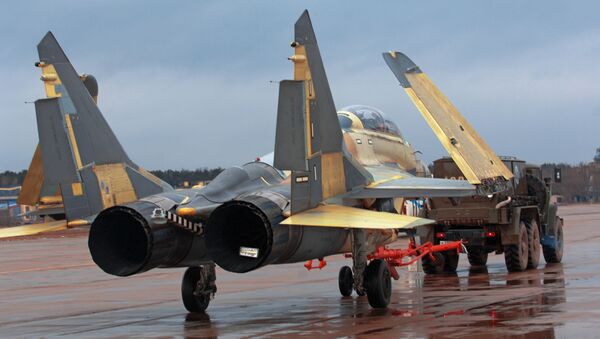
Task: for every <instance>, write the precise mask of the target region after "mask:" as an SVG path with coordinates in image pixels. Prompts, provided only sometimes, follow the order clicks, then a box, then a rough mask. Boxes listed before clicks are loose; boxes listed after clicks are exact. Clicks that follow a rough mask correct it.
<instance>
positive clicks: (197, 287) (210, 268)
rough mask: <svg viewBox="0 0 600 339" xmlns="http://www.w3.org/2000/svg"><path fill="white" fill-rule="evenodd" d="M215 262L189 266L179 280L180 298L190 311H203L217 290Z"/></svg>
mask: <svg viewBox="0 0 600 339" xmlns="http://www.w3.org/2000/svg"><path fill="white" fill-rule="evenodd" d="M215 280H216V274H215V264H213V263H211V264H206V265H203V266H200V267H189V268H188V269H187V270H186V271H185V273H184V274H183V280H182V281H181V298H182V300H183V305H184V306H185V309H186V310H188V312H190V313H203V312H204V311H205V310H206V308H207V307H208V304H209V303H210V299H211V298H212V297H213V296H214V294H215V293H216V292H217V285H216V284H215Z"/></svg>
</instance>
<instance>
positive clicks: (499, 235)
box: [420, 157, 564, 274]
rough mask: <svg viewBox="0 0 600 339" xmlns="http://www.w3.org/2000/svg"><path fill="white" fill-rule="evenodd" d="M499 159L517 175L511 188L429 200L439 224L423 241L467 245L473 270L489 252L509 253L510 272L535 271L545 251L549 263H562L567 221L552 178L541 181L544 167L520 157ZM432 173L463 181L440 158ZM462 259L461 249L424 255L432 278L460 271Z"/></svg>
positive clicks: (429, 215) (506, 256) (429, 214)
mask: <svg viewBox="0 0 600 339" xmlns="http://www.w3.org/2000/svg"><path fill="white" fill-rule="evenodd" d="M500 158H501V160H502V161H503V162H504V164H505V165H506V167H507V168H508V169H510V170H511V171H512V172H513V174H514V178H513V179H511V181H510V183H509V187H508V189H507V190H505V191H503V192H500V193H496V194H493V195H488V196H472V197H467V198H460V199H456V198H433V199H430V200H429V206H428V207H427V211H426V215H427V218H429V219H433V220H436V224H434V225H433V226H431V227H426V228H424V229H422V230H421V234H420V237H421V239H422V240H423V241H424V242H431V243H432V244H434V245H440V244H446V243H448V242H453V241H462V243H463V244H464V245H465V246H466V249H467V256H468V259H469V263H470V264H471V265H472V266H485V265H486V263H487V260H488V255H489V254H490V253H495V254H504V260H505V262H506V268H507V269H508V271H510V272H518V271H524V270H526V269H535V268H536V267H537V266H538V264H539V262H540V252H543V255H544V259H545V260H546V263H559V262H561V260H562V256H563V246H564V244H563V243H564V241H563V219H562V218H560V217H559V216H558V215H557V205H556V203H552V202H551V199H550V197H551V195H552V187H551V182H552V179H551V178H542V171H541V169H540V167H539V166H535V165H531V164H528V163H526V162H525V161H523V160H519V159H517V158H515V157H500ZM433 175H434V177H437V178H449V179H457V180H460V179H463V178H464V177H463V175H462V173H461V171H460V169H459V168H458V166H457V165H456V163H455V162H454V161H453V160H452V159H451V158H441V159H438V160H436V161H435V162H434V167H433ZM556 175H558V176H559V175H560V173H558V174H556V173H555V176H556ZM558 179H559V177H556V178H555V180H558ZM458 259H459V254H458V252H457V251H445V252H436V253H434V254H433V255H432V256H424V257H423V258H422V266H423V271H424V272H425V273H427V274H436V273H443V272H446V273H451V272H455V271H456V267H457V265H458Z"/></svg>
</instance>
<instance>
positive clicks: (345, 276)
mask: <svg viewBox="0 0 600 339" xmlns="http://www.w3.org/2000/svg"><path fill="white" fill-rule="evenodd" d="M338 286H339V287H340V293H341V294H342V295H343V296H344V297H349V296H351V295H352V290H353V289H354V277H353V276H352V269H351V268H350V267H348V266H344V267H342V268H340V274H339V275H338Z"/></svg>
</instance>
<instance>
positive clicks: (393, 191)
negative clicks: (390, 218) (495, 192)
mask: <svg viewBox="0 0 600 339" xmlns="http://www.w3.org/2000/svg"><path fill="white" fill-rule="evenodd" d="M475 194H476V193H475V186H473V185H471V184H469V183H468V182H467V181H466V180H450V179H434V178H421V177H408V178H400V179H390V180H382V181H380V182H374V183H372V184H370V185H368V186H366V187H364V188H363V187H361V188H358V189H355V190H353V191H351V192H348V193H347V194H346V195H345V196H344V197H345V198H353V199H368V198H373V199H375V198H398V197H407V198H413V197H429V198H434V197H465V196H471V195H475Z"/></svg>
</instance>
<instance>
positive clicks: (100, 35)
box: [0, 0, 600, 171]
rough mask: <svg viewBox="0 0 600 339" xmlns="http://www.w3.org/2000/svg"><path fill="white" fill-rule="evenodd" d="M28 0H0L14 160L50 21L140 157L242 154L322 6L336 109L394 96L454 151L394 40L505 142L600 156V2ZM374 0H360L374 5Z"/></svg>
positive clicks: (1, 121)
mask: <svg viewBox="0 0 600 339" xmlns="http://www.w3.org/2000/svg"><path fill="white" fill-rule="evenodd" d="M27 3H28V4H29V5H25V2H24V1H21V2H17V1H12V2H6V3H2V4H1V5H0V6H1V7H0V42H1V44H0V60H1V61H2V62H1V63H0V74H1V76H2V78H3V81H1V82H0V171H3V170H20V169H23V168H26V167H27V165H28V164H29V161H30V159H31V155H32V152H33V150H34V148H35V145H36V143H37V129H36V125H35V112H34V107H33V105H32V104H26V103H25V102H31V101H34V100H36V99H37V98H40V97H43V96H44V93H43V88H42V83H41V81H39V76H40V72H39V69H37V68H35V67H34V66H33V63H34V62H35V61H36V60H37V51H36V44H37V43H38V42H39V40H40V39H41V38H42V37H43V35H44V34H45V33H46V31H48V30H52V31H53V32H54V34H55V35H56V37H57V39H58V41H59V42H60V43H61V45H62V46H63V48H64V49H65V51H66V53H67V55H68V56H69V58H70V60H71V61H72V62H73V64H74V66H75V68H76V69H77V71H78V72H80V73H84V72H85V73H91V74H94V75H95V76H96V78H97V79H98V81H99V83H100V98H99V106H100V109H101V110H102V112H103V113H104V116H105V117H106V119H107V120H108V122H109V124H110V125H111V126H112V128H113V130H114V131H115V134H116V135H117V137H118V138H119V140H120V141H121V143H122V145H123V146H124V148H125V149H126V150H127V152H128V154H129V156H130V157H131V158H132V159H133V160H134V161H135V162H137V163H138V164H139V165H141V166H143V167H146V168H148V169H166V168H175V169H177V168H188V169H194V168H198V167H206V166H208V167H213V166H231V165H236V164H241V163H244V162H246V161H249V160H252V159H254V158H255V157H256V156H258V155H261V154H264V153H267V152H269V151H271V150H272V149H273V142H274V139H275V131H274V126H275V118H276V107H277V84H276V83H273V82H272V81H279V80H282V79H289V78H291V77H292V65H291V63H290V62H289V61H288V60H287V59H286V58H287V57H288V56H289V55H291V54H292V53H293V50H292V49H291V48H290V47H289V42H290V41H291V40H292V39H293V27H294V22H295V21H296V19H297V18H298V17H299V16H300V14H301V13H302V10H304V9H305V8H308V9H309V11H310V14H311V18H312V21H313V25H314V28H315V31H316V34H317V39H318V41H319V46H320V49H321V53H322V54H323V60H324V64H325V68H326V70H327V75H328V77H329V81H330V85H331V89H332V92H333V97H334V100H335V103H336V105H337V107H338V108H341V107H343V106H346V105H350V104H366V105H371V106H375V107H378V108H380V109H381V110H383V111H384V112H386V114H387V115H388V116H389V117H390V118H391V119H392V120H394V121H396V122H397V124H398V125H399V126H400V128H401V129H402V131H403V133H404V135H405V137H406V138H407V139H408V140H409V141H410V142H411V143H412V144H413V145H414V146H415V147H416V148H417V149H419V150H421V151H422V152H423V156H422V157H423V159H424V160H426V161H427V162H429V161H432V160H434V159H436V158H437V157H439V156H442V155H445V151H444V150H443V148H442V146H441V145H440V143H439V142H438V141H437V139H435V136H434V134H433V132H431V130H430V129H429V128H428V127H427V124H426V123H425V122H424V120H423V119H422V117H421V115H420V114H419V112H418V111H417V110H416V108H415V107H414V106H412V104H411V103H410V101H409V99H408V97H407V96H406V95H405V94H404V92H403V91H402V89H401V88H400V87H399V86H398V84H397V81H396V79H395V78H394V76H393V75H392V73H391V72H390V71H389V70H388V68H387V66H386V65H385V63H384V61H383V59H382V57H381V52H384V51H388V50H398V51H402V52H404V53H406V54H407V55H409V56H410V57H411V58H412V59H413V60H414V61H415V62H416V63H417V64H418V65H419V66H420V67H421V69H422V70H423V71H425V72H426V73H427V74H428V75H429V76H430V77H431V78H432V79H433V81H434V82H435V83H436V84H437V85H438V87H440V89H441V90H442V91H443V92H444V93H445V94H446V95H447V96H448V97H449V98H450V100H451V101H452V102H453V103H454V105H455V106H456V107H457V108H458V110H459V111H460V112H462V113H463V115H464V116H465V117H466V118H467V120H469V121H470V122H471V124H472V125H473V126H474V127H475V128H476V130H477V131H478V132H479V133H480V134H481V136H482V137H483V138H484V139H485V140H486V141H487V142H488V143H489V144H490V146H491V147H492V148H493V149H494V150H495V151H496V152H497V153H498V154H500V155H516V156H518V157H521V158H524V159H526V160H528V161H530V162H537V163H542V162H569V163H576V162H579V161H590V160H591V159H592V157H593V155H594V152H595V149H596V147H600V136H599V135H600V134H599V132H600V80H599V79H600V20H598V19H599V13H600V2H597V1H587V2H573V1H557V2H553V3H549V2H541V1H540V2H524V1H498V2H495V3H494V4H487V2H485V3H484V2H482V1H464V2H460V1H452V2H450V1H448V2H439V3H437V4H434V3H433V2H417V1H376V2H372V1H371V2H368V6H364V5H359V2H356V3H354V2H351V1H281V0H277V1H177V2H174V1H173V2H172V1H153V2H150V1H138V2H135V1H101V2H100V1H71V2H67V1H50V2H49V1H43V2H41V1H40V2H37V3H35V2H34V3H31V2H27ZM363 3H364V4H366V3H367V2H360V4H363Z"/></svg>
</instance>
